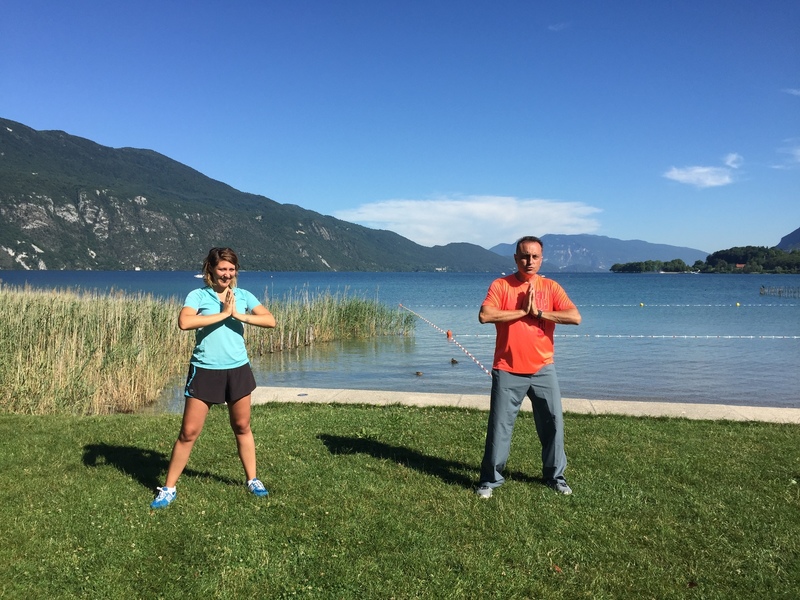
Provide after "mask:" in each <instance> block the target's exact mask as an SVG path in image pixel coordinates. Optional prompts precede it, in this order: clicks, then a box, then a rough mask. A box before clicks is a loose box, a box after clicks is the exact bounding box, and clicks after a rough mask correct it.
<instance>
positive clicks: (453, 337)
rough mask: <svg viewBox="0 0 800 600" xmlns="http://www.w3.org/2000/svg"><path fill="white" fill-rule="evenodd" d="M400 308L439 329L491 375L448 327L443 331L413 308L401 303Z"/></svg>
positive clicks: (449, 340)
mask: <svg viewBox="0 0 800 600" xmlns="http://www.w3.org/2000/svg"><path fill="white" fill-rule="evenodd" d="M400 308H402V309H403V310H407V311H408V312H410V313H411V314H412V315H414V316H415V317H417V318H418V319H422V320H423V321H425V322H426V323H427V324H428V325H430V326H431V327H433V328H434V329H435V330H436V331H440V332H441V333H443V334H445V335H446V336H447V341H448V342H453V343H454V344H455V345H456V346H458V347H459V348H461V351H462V352H463V353H464V354H466V355H467V356H469V357H470V358H471V359H472V362H474V363H475V364H476V365H478V366H479V367H480V368H481V369H482V370H483V372H484V373H486V374H487V375H489V376H490V377H491V375H492V374H491V373H490V372H489V369H487V368H486V367H484V366H483V365H482V364H481V361H479V360H478V359H477V358H475V357H474V356H473V355H472V353H471V352H470V351H469V350H467V349H466V348H464V346H462V345H461V344H459V343H458V341H457V340H456V338H455V336H454V335H453V332H452V331H450V330H449V329H448V330H447V331H445V330H444V329H442V328H441V327H439V326H438V325H437V324H436V323H431V322H430V321H429V320H428V319H426V318H425V317H423V316H422V315H421V314H419V313H416V312H414V311H413V310H411V309H410V308H408V307H407V306H403V305H402V304H401V305H400Z"/></svg>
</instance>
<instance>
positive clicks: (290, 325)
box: [247, 289, 414, 356]
mask: <svg viewBox="0 0 800 600" xmlns="http://www.w3.org/2000/svg"><path fill="white" fill-rule="evenodd" d="M265 304H266V303H265ZM267 306H269V309H270V310H271V311H272V314H274V315H275V319H276V321H277V322H278V324H277V326H276V327H275V328H274V329H261V328H255V327H254V328H251V329H250V330H249V331H248V332H247V348H248V352H249V353H250V356H261V355H263V354H268V353H271V352H280V351H282V350H292V349H294V348H299V347H302V346H310V345H312V344H313V343H315V342H331V341H334V340H346V339H364V338H370V337H376V336H381V335H408V334H409V333H411V332H412V331H413V330H414V316H413V315H411V314H409V313H407V312H405V311H401V310H399V309H391V308H389V307H388V306H386V305H384V304H381V303H379V302H377V301H374V300H367V299H365V298H356V297H353V296H348V292H347V290H345V291H344V292H343V293H336V294H332V293H330V292H325V293H323V294H317V295H312V294H310V293H309V292H308V290H305V289H303V290H300V291H295V292H294V293H290V294H287V295H286V296H284V297H283V298H282V299H280V300H277V301H272V302H271V303H269V304H267Z"/></svg>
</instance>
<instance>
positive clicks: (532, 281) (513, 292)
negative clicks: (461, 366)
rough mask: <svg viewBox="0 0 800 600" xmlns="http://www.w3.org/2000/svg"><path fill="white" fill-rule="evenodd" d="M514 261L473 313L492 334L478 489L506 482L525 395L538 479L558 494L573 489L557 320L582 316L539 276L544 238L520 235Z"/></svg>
mask: <svg viewBox="0 0 800 600" xmlns="http://www.w3.org/2000/svg"><path fill="white" fill-rule="evenodd" d="M514 260H515V261H516V263H517V272H516V273H514V274H513V275H509V276H508V277H502V278H500V279H495V280H494V281H493V282H492V284H491V286H490V287H489V291H488V293H487V294H486V299H485V300H484V301H483V304H482V305H481V310H480V313H479V314H478V320H479V321H480V322H481V323H494V325H495V328H496V329H497V339H496V341H495V351H494V362H493V363H492V395H491V405H490V407H489V423H488V426H487V431H486V448H485V450H484V454H483V461H482V462H481V479H480V483H479V484H478V489H477V490H476V494H477V495H478V496H479V497H481V498H491V496H492V490H493V489H494V488H496V487H499V486H500V485H502V484H503V482H504V481H505V479H504V478H503V475H502V471H503V469H504V468H505V466H506V461H507V460H508V455H509V452H510V451H511V434H512V432H513V431H514V422H515V421H516V419H517V415H518V414H519V410H520V407H521V406H522V401H523V400H524V399H525V397H526V396H527V397H528V398H530V399H531V403H532V404H533V418H534V421H535V422H536V432H537V433H538V435H539V441H540V442H541V444H542V479H543V481H544V483H545V484H547V485H548V486H549V487H551V488H552V489H554V490H555V491H557V492H559V493H561V494H571V493H572V489H570V487H569V485H567V481H566V479H565V478H564V471H565V470H566V468H567V455H566V453H565V452H564V418H563V415H562V410H561V390H560V388H559V386H558V377H557V376H556V370H555V365H554V364H553V332H554V331H555V328H556V324H557V323H558V324H562V325H578V324H580V322H581V315H580V312H578V309H577V308H576V307H575V305H574V304H573V303H572V301H571V300H570V299H569V296H567V293H566V292H565V291H564V289H563V288H562V287H561V286H560V285H559V284H557V283H556V282H555V281H553V280H551V279H545V278H544V277H542V276H541V275H539V274H538V272H539V268H540V267H541V266H542V240H540V239H539V238H537V237H534V236H526V237H523V238H520V240H519V241H518V242H517V248H516V252H515V253H514Z"/></svg>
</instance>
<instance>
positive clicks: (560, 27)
mask: <svg viewBox="0 0 800 600" xmlns="http://www.w3.org/2000/svg"><path fill="white" fill-rule="evenodd" d="M569 25H570V24H569V23H553V24H552V25H549V26H548V27H547V29H549V30H550V31H555V32H559V31H564V30H565V29H567V28H568V27H569Z"/></svg>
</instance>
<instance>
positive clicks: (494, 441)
mask: <svg viewBox="0 0 800 600" xmlns="http://www.w3.org/2000/svg"><path fill="white" fill-rule="evenodd" d="M525 396H527V397H528V398H530V399H531V403H532V404H533V418H534V422H535V423H536V433H537V434H538V435H539V441H540V442H541V444H542V477H543V479H544V481H551V480H555V479H562V480H563V479H564V471H565V470H566V468H567V455H566V453H565V452H564V417H563V415H562V411H561V389H560V388H559V386H558V377H557V376H556V368H555V365H546V366H544V367H542V368H541V369H540V370H539V371H538V372H537V373H534V374H533V375H515V374H514V373H508V372H506V371H500V370H499V369H493V370H492V397H491V404H490V407H489V423H488V426H487V428H486V448H485V450H484V453H483V461H482V462H481V479H480V485H482V486H483V485H486V486H489V487H492V488H495V487H498V486H500V485H502V483H503V482H504V481H505V479H504V478H503V475H502V471H503V469H505V466H506V461H507V460H508V455H509V453H510V451H511V434H512V433H513V431H514V422H515V421H516V420H517V415H518V414H519V409H520V407H521V406H522V401H523V400H524V399H525Z"/></svg>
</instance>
